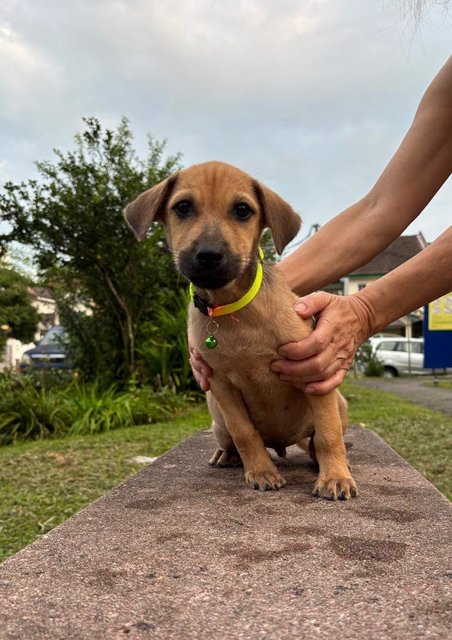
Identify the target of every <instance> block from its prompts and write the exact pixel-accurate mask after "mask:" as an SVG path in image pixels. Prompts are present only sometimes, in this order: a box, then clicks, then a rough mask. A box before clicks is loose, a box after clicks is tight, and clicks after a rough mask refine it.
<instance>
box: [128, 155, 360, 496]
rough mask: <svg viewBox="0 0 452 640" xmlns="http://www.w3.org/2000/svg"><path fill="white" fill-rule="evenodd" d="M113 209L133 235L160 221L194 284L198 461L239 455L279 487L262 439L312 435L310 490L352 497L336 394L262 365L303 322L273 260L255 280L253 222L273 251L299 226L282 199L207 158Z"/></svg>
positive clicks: (232, 460) (273, 441)
mask: <svg viewBox="0 0 452 640" xmlns="http://www.w3.org/2000/svg"><path fill="white" fill-rule="evenodd" d="M124 215H125V219H126V221H127V223H128V224H129V226H130V227H131V228H132V230H133V231H134V232H135V234H136V236H137V238H138V239H142V238H143V237H144V235H145V234H146V231H147V230H148V228H149V226H150V225H151V223H152V222H153V221H155V220H160V221H162V222H163V223H164V224H165V226H166V231H167V237H168V243H169V245H170V248H171V251H172V253H173V256H174V261H175V263H176V267H177V269H178V270H179V271H180V272H181V273H182V274H184V275H185V276H186V277H187V278H188V279H189V280H190V281H191V282H192V284H193V285H194V288H195V301H196V304H197V307H198V308H196V307H195V305H194V304H190V307H189V320H188V333H189V340H190V344H191V345H192V346H193V347H194V348H195V349H196V350H197V351H199V352H200V353H201V354H202V356H203V358H204V359H205V360H206V362H208V363H209V364H210V365H211V367H212V368H213V370H214V375H213V377H212V378H211V381H210V384H211V392H209V393H208V405H209V409H210V412H211V415H212V419H213V429H214V432H215V435H216V438H217V441H218V446H219V448H218V449H217V451H216V452H215V453H214V456H213V457H212V459H211V461H210V464H218V465H220V466H227V465H235V464H240V462H243V465H244V468H245V478H246V481H247V483H248V484H249V485H250V486H252V487H254V488H258V489H263V490H265V489H279V488H280V487H282V486H283V485H284V484H285V480H284V478H283V477H282V475H281V474H280V472H279V471H278V469H277V468H276V466H275V465H274V463H273V461H272V459H271V457H270V455H269V453H268V452H267V450H266V447H269V448H273V449H275V450H276V452H277V453H279V454H280V455H281V454H282V455H284V453H285V447H287V446H289V445H292V444H299V445H300V446H302V447H303V448H305V449H306V444H307V442H308V438H310V437H313V440H314V446H315V454H316V458H317V461H318V464H319V476H318V478H317V481H316V483H315V486H314V490H313V494H314V495H316V496H322V497H325V498H329V499H337V498H343V499H347V498H349V497H350V496H355V495H356V494H357V490H356V485H355V482H354V480H353V478H352V476H351V474H350V471H349V468H348V466H347V461H346V456H345V447H344V441H343V433H344V432H345V429H346V426H347V410H346V403H345V400H344V399H343V397H342V396H341V394H340V393H339V392H337V391H333V392H331V393H328V394H325V395H322V396H313V395H307V394H304V393H303V392H302V391H299V390H297V389H295V388H294V387H292V386H289V385H287V384H285V383H283V382H281V381H280V380H279V378H278V377H277V376H276V375H275V374H273V373H272V372H271V371H270V363H271V362H272V360H275V359H276V358H277V357H278V356H277V349H278V347H279V346H280V345H282V344H285V343H287V342H292V341H297V340H301V339H302V338H304V337H306V336H307V335H308V334H309V333H310V332H311V331H312V327H311V323H309V322H304V321H302V320H300V318H299V317H298V316H297V314H296V313H295V311H294V309H293V305H294V302H295V300H296V296H295V295H294V294H293V293H292V292H291V291H290V290H289V289H288V287H287V285H286V284H285V282H283V280H282V278H281V277H280V276H279V274H278V273H277V271H276V270H275V269H272V268H271V267H268V266H265V267H264V274H263V281H262V284H261V285H260V284H259V272H260V269H261V266H260V263H259V259H258V243H259V239H260V236H261V233H262V230H263V229H264V228H265V227H269V228H270V229H271V231H272V234H273V240H274V243H275V247H276V249H277V251H278V252H279V253H281V251H282V250H283V248H284V247H285V245H286V244H287V243H288V242H289V241H290V240H292V238H293V237H294V236H295V235H296V233H297V231H298V229H299V227H300V218H299V217H298V216H297V215H296V214H295V213H294V211H293V210H292V208H291V207H290V206H289V205H288V204H287V203H286V202H285V201H284V200H282V198H280V197H279V196H278V195H277V194H275V193H274V192H273V191H271V190H270V189H268V188H267V187H265V186H263V185H261V184H259V183H258V182H256V180H253V179H252V178H251V177H250V176H248V175H247V174H245V173H243V172H242V171H240V170H239V169H236V168H234V167H231V166H230V165H227V164H223V163H220V162H208V163H205V164H201V165H197V166H194V167H191V168H189V169H184V170H183V171H180V172H179V173H177V174H175V175H173V176H171V177H169V178H168V179H167V180H165V181H164V182H162V183H160V184H158V185H157V186H155V187H153V188H152V189H149V190H148V191H146V192H144V193H142V194H141V195H140V196H138V198H137V199H136V200H135V201H134V202H132V203H131V204H129V205H128V207H127V208H126V210H125V213H124ZM246 294H248V298H250V297H251V298H252V299H251V301H248V298H245V300H244V302H245V304H244V306H242V307H241V308H240V309H239V310H235V307H236V306H237V305H236V304H235V303H236V302H237V301H240V300H241V299H242V298H243V296H244V295H246ZM253 296H254V297H253ZM241 301H242V302H243V300H241ZM229 304H232V305H233V310H232V313H226V314H225V315H221V316H215V317H214V318H213V317H212V314H213V315H215V313H217V312H218V305H229ZM223 310H224V309H223ZM205 314H208V315H205ZM209 314H210V315H211V317H209ZM206 338H207V339H206Z"/></svg>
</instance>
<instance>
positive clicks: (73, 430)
mask: <svg viewBox="0 0 452 640" xmlns="http://www.w3.org/2000/svg"><path fill="white" fill-rule="evenodd" d="M37 380H39V378H30V377H28V376H21V375H15V374H3V375H1V376H0V446H2V445H6V444H11V443H13V442H15V441H17V440H25V439H39V438H48V437H55V436H57V437H59V436H64V435H74V434H77V435H84V434H93V433H102V432H105V431H110V430H112V429H118V428H121V427H127V426H133V425H137V424H144V423H149V422H155V421H162V420H165V419H171V418H174V417H176V416H177V415H179V414H180V413H181V411H182V410H183V408H184V407H186V403H187V398H186V397H184V396H179V395H176V394H175V393H173V392H172V391H171V390H169V389H165V388H162V389H161V390H160V391H158V392H153V391H152V390H150V389H148V388H142V389H137V388H133V389H130V390H128V391H118V389H117V388H116V387H115V386H110V387H109V388H108V389H102V388H101V387H100V385H99V384H98V383H97V382H94V383H92V384H85V383H83V382H81V381H80V380H78V379H73V380H72V382H70V383H69V384H67V385H64V386H63V385H61V384H55V385H53V386H52V385H48V384H47V385H46V384H39V383H38V384H37Z"/></svg>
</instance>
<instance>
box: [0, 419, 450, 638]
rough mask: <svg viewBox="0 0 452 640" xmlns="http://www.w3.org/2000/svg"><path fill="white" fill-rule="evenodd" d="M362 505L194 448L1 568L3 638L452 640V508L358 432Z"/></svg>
mask: <svg viewBox="0 0 452 640" xmlns="http://www.w3.org/2000/svg"><path fill="white" fill-rule="evenodd" d="M347 440H348V441H349V442H350V444H351V445H352V446H351V449H350V450H349V459H350V462H351V464H352V468H353V472H354V476H355V479H356V480H357V482H358V486H359V489H360V495H359V497H358V498H356V499H354V500H351V501H349V502H337V503H333V502H327V501H323V500H320V499H315V498H312V497H311V496H310V491H311V489H312V486H313V483H314V480H315V471H314V469H313V467H312V466H311V464H310V462H309V461H308V458H307V456H305V455H304V454H301V453H294V452H293V451H291V452H290V460H289V462H290V464H287V465H284V466H285V468H284V469H283V473H284V475H285V477H286V479H287V481H288V484H287V486H286V487H285V488H284V489H282V490H281V491H279V492H261V493H260V492H257V491H253V490H252V489H249V488H248V487H246V485H245V484H244V481H243V472H242V470H241V469H217V468H210V467H209V466H208V465H207V460H208V458H209V456H210V454H211V452H212V450H213V447H214V444H213V436H212V434H211V433H210V432H201V433H200V434H198V435H196V436H194V437H192V438H189V439H188V440H186V441H185V442H183V443H182V444H181V445H179V446H178V447H176V448H175V449H173V450H172V451H170V452H169V453H168V454H166V455H165V456H162V457H161V458H159V459H158V460H157V461H156V462H154V463H153V464H151V465H149V466H148V467H146V468H145V469H144V470H143V471H142V472H140V473H139V474H138V475H136V476H134V477H133V478H132V479H130V480H128V481H127V482H125V483H124V484H122V485H120V486H119V487H117V488H116V489H114V490H113V491H111V492H110V493H108V494H107V495H106V496H105V497H103V498H101V499H100V500H98V501H97V502H95V503H93V504H92V505H90V506H89V507H87V508H86V509H84V510H83V511H81V512H80V513H78V514H77V515H76V516H74V517H73V518H71V519H70V520H68V521H67V522H65V523H64V524H62V525H61V526H60V527H58V528H56V529H54V530H53V531H51V532H50V533H49V534H48V535H47V536H45V537H44V538H43V539H41V540H40V541H38V542H36V543H35V544H33V545H31V546H29V547H28V548H26V549H25V550H23V551H22V552H20V553H19V554H17V555H16V556H14V557H13V558H11V559H9V560H7V561H6V562H5V563H4V564H3V565H2V566H1V567H0V638H1V639H2V640H16V639H17V640H19V639H20V640H24V639H27V640H34V639H36V640H46V639H50V638H51V639H61V640H72V639H77V640H82V639H85V638H86V639H90V640H92V639H97V638H102V639H104V638H105V639H108V640H110V639H111V640H116V639H122V638H124V639H125V638H127V639H132V638H133V639H135V638H140V639H141V638H163V639H166V638H168V639H173V638H174V639H179V638H180V639H182V638H184V639H191V638H195V639H200V640H203V639H204V638H205V639H207V638H209V639H211V638H217V639H218V638H225V639H229V638H230V639H239V638H246V639H251V640H254V639H258V638H272V639H279V638H322V640H328V639H330V638H331V639H332V638H334V639H337V638H340V639H341V640H343V639H349V638H353V639H355V638H356V639H358V638H359V639H365V640H372V639H383V638H384V639H390V638H397V639H398V640H401V639H403V640H405V639H412V638H435V639H439V638H450V630H451V629H452V619H451V593H452V589H451V577H452V566H451V562H450V541H451V533H452V528H451V510H450V503H449V502H448V501H447V500H446V498H444V497H443V496H442V495H441V494H440V493H439V492H438V491H437V490H436V489H435V488H434V487H433V486H432V485H431V484H430V483H429V482H427V480H425V479H424V478H423V477H422V476H421V475H420V474H419V473H417V472H416V471H415V470H414V469H413V468H412V467H410V466H409V465H408V464H407V463H406V462H404V461H403V460H402V459H401V458H400V457H399V456H398V455H397V454H396V453H395V452H394V451H393V450H392V449H390V448H389V447H388V446H387V445H386V444H384V443H383V441H382V440H381V439H380V438H379V437H378V436H377V435H375V434H374V433H373V432H371V431H368V430H366V429H360V428H352V429H351V430H350V431H349V433H348V435H347Z"/></svg>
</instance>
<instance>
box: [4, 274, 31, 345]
mask: <svg viewBox="0 0 452 640" xmlns="http://www.w3.org/2000/svg"><path fill="white" fill-rule="evenodd" d="M29 285H30V282H29V280H28V279H27V278H25V277H24V276H22V275H20V274H19V273H16V272H15V271H13V270H12V269H6V268H4V267H3V268H0V327H1V332H0V352H1V351H3V348H4V346H5V343H6V339H7V338H17V339H18V340H22V342H30V341H31V340H33V336H34V334H35V332H36V327H37V324H38V320H39V316H38V314H37V312H36V309H35V308H34V307H33V305H32V304H31V300H30V295H29V293H28V287H29Z"/></svg>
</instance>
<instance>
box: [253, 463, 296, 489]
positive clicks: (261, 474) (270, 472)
mask: <svg viewBox="0 0 452 640" xmlns="http://www.w3.org/2000/svg"><path fill="white" fill-rule="evenodd" d="M245 480H246V482H247V484H249V486H250V487H252V488H253V489H259V491H269V490H278V489H281V487H283V486H284V485H285V484H286V481H285V479H284V478H283V476H282V475H281V474H280V473H279V471H278V469H277V468H276V467H275V466H274V465H272V467H268V468H266V469H259V470H252V471H247V472H246V473H245Z"/></svg>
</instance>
